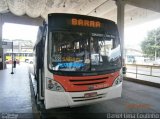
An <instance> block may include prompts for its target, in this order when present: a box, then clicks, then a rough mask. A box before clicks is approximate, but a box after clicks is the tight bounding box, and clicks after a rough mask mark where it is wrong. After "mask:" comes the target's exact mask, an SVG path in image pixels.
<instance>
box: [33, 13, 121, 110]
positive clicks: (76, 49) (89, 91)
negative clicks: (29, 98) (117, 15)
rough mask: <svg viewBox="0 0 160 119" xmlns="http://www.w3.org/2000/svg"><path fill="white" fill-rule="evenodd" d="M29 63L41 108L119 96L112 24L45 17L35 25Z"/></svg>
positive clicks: (118, 48)
mask: <svg viewBox="0 0 160 119" xmlns="http://www.w3.org/2000/svg"><path fill="white" fill-rule="evenodd" d="M33 65H34V75H35V80H36V82H37V90H36V91H35V97H36V101H37V102H41V103H43V104H44V106H45V109H51V108H60V107H75V106H81V105H86V104H91V103H96V102H101V101H105V100H109V99H113V98H118V97H121V92H122V80H123V77H122V54H121V45H120V38H119V34H118V29H117V25H116V24H115V22H113V21H110V20H107V19H102V18H97V17H92V16H84V15H77V14H64V13H52V14H49V15H48V18H47V21H46V22H44V23H43V26H40V27H39V31H38V35H37V41H36V43H35V46H34V63H33ZM38 104H39V103H38Z"/></svg>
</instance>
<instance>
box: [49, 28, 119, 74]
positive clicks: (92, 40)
mask: <svg viewBox="0 0 160 119" xmlns="http://www.w3.org/2000/svg"><path fill="white" fill-rule="evenodd" d="M48 45H49V48H48V50H49V51H48V53H49V55H48V56H49V57H48V61H49V62H48V64H49V69H50V70H54V71H75V72H81V71H82V72H85V71H105V70H113V69H117V68H121V51H120V41H119V38H118V36H116V35H111V34H107V33H89V32H88V33H87V32H69V31H54V32H50V33H49V43H48Z"/></svg>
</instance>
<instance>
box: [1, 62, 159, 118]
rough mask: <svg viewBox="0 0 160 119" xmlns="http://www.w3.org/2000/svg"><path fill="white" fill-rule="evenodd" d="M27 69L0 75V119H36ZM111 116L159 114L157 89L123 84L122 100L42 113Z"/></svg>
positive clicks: (57, 116)
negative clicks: (16, 118) (8, 118)
mask: <svg viewBox="0 0 160 119" xmlns="http://www.w3.org/2000/svg"><path fill="white" fill-rule="evenodd" d="M27 67H28V66H27V64H21V65H18V66H17V68H16V69H15V71H14V73H15V74H13V75H11V74H10V72H11V67H8V69H6V70H3V71H0V118H2V117H5V116H9V117H10V116H14V117H17V116H18V117H19V116H21V117H22V118H24V117H28V118H33V117H34V118H35V114H34V113H36V115H38V114H40V113H39V112H38V111H37V110H36V106H35V102H34V97H33V95H32V94H33V92H32V93H31V92H30V81H29V78H28V69H27ZM31 95H32V96H31ZM112 113H118V114H121V113H128V115H125V116H128V118H130V117H132V118H134V116H135V114H134V113H160V89H159V88H154V87H149V86H145V85H141V84H136V83H133V82H128V81H124V82H123V92H122V98H118V99H114V100H108V101H105V102H101V103H97V104H94V105H88V106H82V107H75V108H60V109H52V110H47V111H45V110H44V111H42V112H41V117H42V118H53V119H62V118H65V119H77V118H81V119H82V118H85V117H87V118H89V117H90V118H91V119H99V118H107V117H110V118H112V117H113V115H111V114H112ZM12 114H13V115H12ZM17 114H18V115H17ZM129 114H130V115H129ZM114 116H115V115H114ZM117 116H121V115H117ZM123 116H124V115H123ZM158 116H159V115H156V117H158ZM37 118H38V116H37ZM159 118H160V117H159Z"/></svg>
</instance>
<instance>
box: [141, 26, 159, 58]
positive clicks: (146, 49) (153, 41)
mask: <svg viewBox="0 0 160 119" xmlns="http://www.w3.org/2000/svg"><path fill="white" fill-rule="evenodd" d="M141 49H142V51H143V53H144V54H146V55H147V56H148V57H154V55H155V50H156V52H157V57H160V28H158V29H156V30H152V31H150V32H148V34H147V38H145V40H144V41H142V43H141Z"/></svg>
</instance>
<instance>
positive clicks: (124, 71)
mask: <svg viewBox="0 0 160 119" xmlns="http://www.w3.org/2000/svg"><path fill="white" fill-rule="evenodd" d="M126 71H127V68H126V67H125V66H123V68H122V73H123V74H126Z"/></svg>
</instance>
